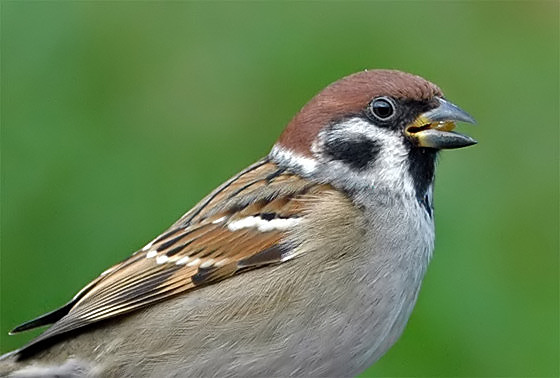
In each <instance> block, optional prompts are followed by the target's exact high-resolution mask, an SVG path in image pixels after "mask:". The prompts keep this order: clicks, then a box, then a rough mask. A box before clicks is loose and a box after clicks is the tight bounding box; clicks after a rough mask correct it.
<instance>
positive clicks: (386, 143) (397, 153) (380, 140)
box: [313, 118, 414, 193]
mask: <svg viewBox="0 0 560 378" xmlns="http://www.w3.org/2000/svg"><path fill="white" fill-rule="evenodd" d="M337 134H339V135H337ZM352 134H354V135H356V136H357V137H359V138H364V137H366V138H368V139H370V140H373V141H375V142H376V144H377V145H378V146H379V147H380V151H379V153H378V155H377V157H376V159H375V161H374V162H372V163H371V165H370V166H369V167H368V168H367V169H365V170H361V171H356V170H353V169H351V167H349V166H348V165H347V164H345V163H343V162H340V161H332V160H331V161H329V160H328V159H326V158H325V159H322V161H323V163H324V164H325V165H326V167H325V171H326V172H325V175H326V176H327V177H329V176H331V175H337V176H339V178H340V179H344V180H345V181H346V182H347V183H349V184H350V185H355V186H361V187H363V186H368V187H374V188H375V187H379V186H383V187H389V188H391V189H396V190H399V191H404V192H407V193H408V192H410V193H413V192H414V185H413V181H412V178H411V177H410V174H409V172H408V148H407V147H406V146H405V144H404V137H403V135H401V134H399V133H398V132H395V131H394V130H389V129H384V128H381V127H376V126H374V125H372V124H370V123H369V122H367V121H365V120H363V119H361V118H352V119H349V120H347V121H345V122H343V123H340V124H339V125H337V126H336V130H334V131H331V132H330V133H329V137H330V138H337V137H340V138H341V139H346V138H348V136H349V135H352ZM321 137H323V138H325V137H326V136H325V135H324V134H323V135H319V138H321ZM318 145H319V143H315V145H314V146H313V147H314V152H316V153H317V154H318V155H320V154H321V151H320V147H319V146H318Z"/></svg>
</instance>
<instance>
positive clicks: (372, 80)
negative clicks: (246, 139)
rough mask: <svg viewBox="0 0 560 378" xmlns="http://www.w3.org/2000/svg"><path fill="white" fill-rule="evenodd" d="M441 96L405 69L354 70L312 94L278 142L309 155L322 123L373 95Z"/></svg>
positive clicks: (353, 109)
mask: <svg viewBox="0 0 560 378" xmlns="http://www.w3.org/2000/svg"><path fill="white" fill-rule="evenodd" d="M442 95H443V94H442V92H441V90H440V89H439V88H438V87H437V86H436V85H435V84H432V83H430V82H429V81H427V80H425V79H423V78H421V77H420V76H416V75H412V74H409V73H406V72H401V71H395V70H371V71H363V72H358V73H355V74H352V75H349V76H346V77H344V78H342V79H340V80H338V81H336V82H334V83H332V84H331V85H329V86H328V87H326V88H325V89H323V90H322V91H321V92H320V93H319V94H317V95H316V96H315V97H313V98H312V99H311V100H310V101H309V102H308V103H307V104H306V105H305V106H304V107H303V108H302V109H301V110H300V111H299V113H298V114H296V116H295V117H294V118H293V119H292V120H291V121H290V123H289V124H288V126H286V129H285V130H284V132H283V133H282V135H280V138H279V139H278V144H279V145H280V146H282V147H284V148H287V149H289V150H292V151H294V152H297V153H299V154H302V155H307V156H310V155H311V151H310V149H311V144H312V143H313V140H314V139H315V137H316V136H317V134H318V133H319V131H320V130H321V129H322V128H323V127H324V126H325V125H326V124H328V123H329V122H330V121H331V120H333V119H337V118H340V117H342V116H344V115H347V114H353V113H357V112H360V111H361V110H362V109H365V107H366V106H367V104H368V103H369V102H370V101H371V99H373V98H374V97H377V96H391V97H394V98H406V99H411V100H426V99H430V98H432V97H434V96H442Z"/></svg>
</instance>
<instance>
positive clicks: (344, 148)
mask: <svg viewBox="0 0 560 378" xmlns="http://www.w3.org/2000/svg"><path fill="white" fill-rule="evenodd" d="M457 121H460V122H468V123H474V119H473V118H472V117H471V116H470V115H469V114H467V113H466V112H465V111H463V110H462V109H460V108H459V107H457V106H456V105H454V104H452V103H451V102H449V101H447V100H445V99H444V97H443V93H442V92H441V90H440V89H439V88H438V87H437V86H436V85H434V84H432V83H430V82H429V81H427V80H425V79H423V78H421V77H419V76H416V75H412V74H408V73H404V72H401V71H394V70H371V71H363V72H359V73H356V74H353V75H350V76H347V77H345V78H342V79H340V80H338V81H336V82H335V83H333V84H331V85H329V86H328V87H326V88H325V89H324V90H323V91H321V92H320V93H319V94H317V95H316V96H315V97H314V98H313V99H311V101H309V102H308V103H307V104H306V105H305V106H304V107H303V108H302V109H301V111H300V112H299V113H298V114H297V115H296V116H295V117H294V118H293V119H292V121H291V122H290V123H289V124H288V126H287V127H286V129H285V130H284V132H283V133H282V135H281V136H280V138H279V140H278V142H277V143H276V144H275V146H274V148H273V150H272V152H271V157H272V158H273V159H275V160H277V161H280V162H284V163H285V164H287V165H291V166H296V167H298V168H299V169H300V171H301V172H302V173H304V174H305V173H307V174H309V175H315V176H320V177H322V178H326V179H330V180H331V181H334V182H338V183H339V184H340V185H341V186H345V187H346V188H347V189H351V188H354V187H363V186H364V185H366V186H368V187H371V185H373V186H388V187H394V188H396V189H398V190H409V189H410V190H413V191H415V194H416V195H423V194H424V193H425V192H426V190H427V189H428V187H429V186H430V184H431V183H432V181H433V175H434V166H435V159H436V155H437V152H438V151H439V150H441V149H451V148H460V147H466V146H469V145H472V144H475V143H476V141H475V140H474V139H472V138H470V137H468V136H465V135H462V134H459V133H456V132H453V131H452V130H453V129H454V127H455V122H457Z"/></svg>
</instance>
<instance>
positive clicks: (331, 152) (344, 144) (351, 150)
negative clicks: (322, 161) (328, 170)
mask: <svg viewBox="0 0 560 378" xmlns="http://www.w3.org/2000/svg"><path fill="white" fill-rule="evenodd" d="M380 149H381V148H380V146H379V144H377V143H376V142H375V141H373V140H371V139H367V138H356V139H342V140H341V139H331V140H328V141H327V143H326V144H325V152H326V153H327V155H328V156H330V157H331V158H332V159H334V160H340V161H343V162H344V163H346V164H348V165H349V166H350V167H352V168H354V169H357V170H362V169H364V168H365V167H366V166H367V165H368V164H369V163H370V162H371V161H373V160H374V159H375V158H376V156H377V154H379V151H380Z"/></svg>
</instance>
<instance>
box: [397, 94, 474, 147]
mask: <svg viewBox="0 0 560 378" xmlns="http://www.w3.org/2000/svg"><path fill="white" fill-rule="evenodd" d="M437 101H438V102H439V106H438V107H437V108H434V109H432V110H429V111H427V112H425V113H422V114H420V116H418V118H416V119H415V120H414V122H412V123H411V124H410V125H408V126H407V127H406V129H405V134H406V135H407V136H408V137H409V138H411V139H412V140H413V141H414V142H415V143H416V144H417V145H418V146H419V147H428V148H437V149H448V148H461V147H467V146H471V145H473V144H476V143H477V142H476V140H474V139H473V138H471V137H469V136H466V135H462V134H459V133H455V132H453V131H451V130H453V129H454V128H455V122H457V121H458V122H467V123H476V121H475V120H474V118H473V117H471V116H470V115H469V114H468V113H467V112H465V111H464V110H463V109H461V108H459V107H458V106H457V105H454V104H452V103H451V102H449V101H446V100H444V99H442V98H439V97H437Z"/></svg>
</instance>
